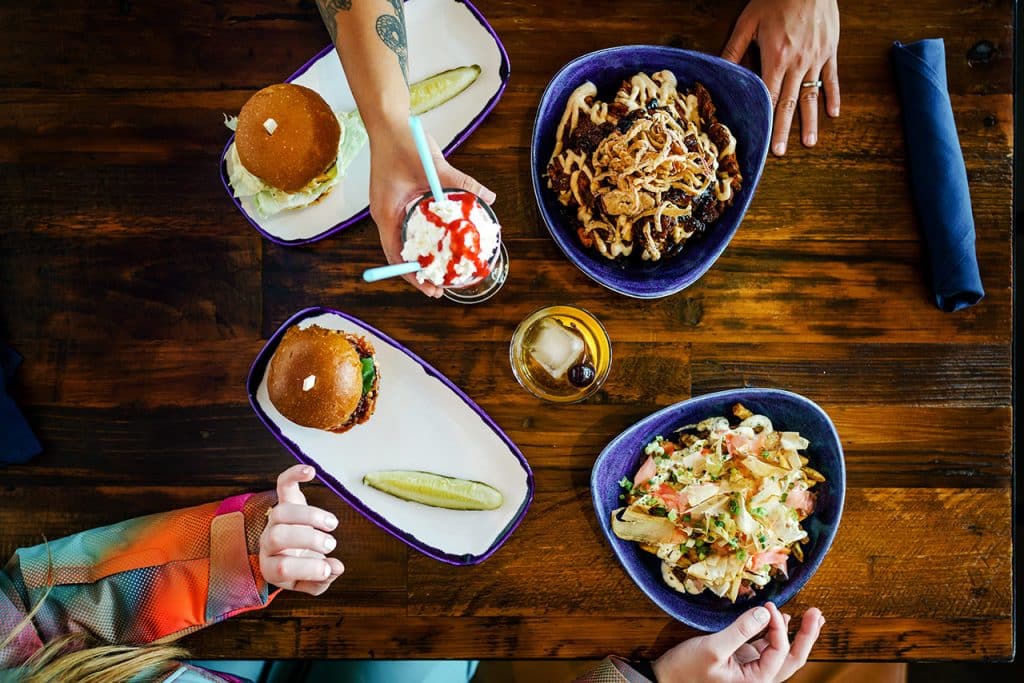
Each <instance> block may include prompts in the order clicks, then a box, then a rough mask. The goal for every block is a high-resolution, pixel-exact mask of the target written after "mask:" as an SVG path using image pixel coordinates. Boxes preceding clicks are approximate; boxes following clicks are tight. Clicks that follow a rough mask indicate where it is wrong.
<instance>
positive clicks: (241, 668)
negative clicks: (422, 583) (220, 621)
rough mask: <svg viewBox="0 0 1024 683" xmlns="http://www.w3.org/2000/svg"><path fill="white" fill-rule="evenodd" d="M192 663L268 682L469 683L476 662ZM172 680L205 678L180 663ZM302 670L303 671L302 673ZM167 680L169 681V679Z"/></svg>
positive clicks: (191, 681) (194, 682) (186, 682)
mask: <svg viewBox="0 0 1024 683" xmlns="http://www.w3.org/2000/svg"><path fill="white" fill-rule="evenodd" d="M188 663H189V664H190V665H191V666H195V667H200V668H202V669H205V670H208V671H214V672H220V673H224V674H228V675H231V676H236V677H238V678H241V679H244V680H247V681H258V680H261V679H265V680H267V681H268V683H294V682H295V681H302V682H303V683H397V682H401V683H469V682H470V681H471V680H472V679H473V675H474V674H475V673H476V668H477V666H478V665H479V662H477V661H475V660H470V661H466V660H435V661H429V660H428V661H419V660H415V661H401V660H370V661H333V662H332V661H311V662H298V661H284V662H264V661H260V660H229V659H228V660H223V659H218V660H192V661H190V662H188ZM182 669H183V670H182V671H180V672H178V673H179V676H180V678H177V679H175V680H174V683H197V682H198V681H207V680H208V679H206V678H203V677H202V676H199V675H198V672H196V671H191V672H187V671H185V670H184V669H187V667H182ZM302 670H305V673H301V671H302ZM167 683H170V681H168V682H167Z"/></svg>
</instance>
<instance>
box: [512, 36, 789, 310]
mask: <svg viewBox="0 0 1024 683" xmlns="http://www.w3.org/2000/svg"><path fill="white" fill-rule="evenodd" d="M662 69H668V70H670V71H672V72H673V73H674V74H675V75H676V79H677V80H678V81H679V86H680V88H687V87H690V86H691V85H693V83H694V82H695V81H699V82H701V83H703V84H704V85H705V87H707V89H708V91H709V92H710V93H711V97H712V99H713V100H714V102H715V105H716V107H717V109H718V118H719V120H721V121H722V123H724V124H725V125H727V126H728V127H729V130H731V131H732V134H733V135H734V136H735V137H736V149H737V153H738V159H739V164H740V171H741V172H742V173H743V189H742V190H741V191H740V192H739V193H738V194H737V195H736V199H735V201H734V202H733V204H732V206H730V207H729V208H728V209H727V210H726V211H725V212H724V213H723V214H722V216H721V217H720V218H719V219H718V221H717V222H716V223H715V224H714V225H713V226H712V227H711V228H710V229H709V230H708V231H707V232H706V233H705V234H704V235H702V236H701V237H699V238H697V239H694V240H692V241H691V242H688V243H687V245H686V248H685V249H684V250H683V252H682V253H681V254H679V255H678V256H676V257H675V258H671V259H668V260H666V261H665V262H664V263H657V264H637V263H620V262H615V261H609V260H608V259H606V258H604V257H603V256H601V255H600V254H598V253H597V252H594V251H591V250H589V249H585V248H584V247H583V245H581V244H580V243H579V239H578V238H577V236H576V232H575V230H574V229H573V228H572V227H571V226H570V225H569V223H568V221H567V220H566V218H565V214H564V210H565V209H564V207H563V206H562V205H561V204H559V203H558V198H557V196H556V195H555V193H554V192H552V191H551V190H549V189H548V187H547V182H546V177H547V165H548V160H549V159H550V158H551V152H552V150H553V149H554V146H555V134H556V130H557V128H558V123H559V121H560V120H561V118H562V113H563V112H564V111H565V105H566V102H567V101H568V100H569V95H571V94H572V92H573V90H575V89H576V88H577V87H579V86H580V85H582V84H583V83H585V82H586V81H593V83H594V85H596V86H597V93H598V96H599V97H601V98H603V99H605V100H606V101H607V100H608V99H610V98H611V97H612V96H613V95H614V94H615V91H616V90H617V89H618V87H619V84H620V83H621V82H622V81H623V80H629V79H630V78H631V77H632V76H633V75H634V74H636V73H637V72H640V71H643V72H646V73H648V74H650V73H654V72H655V71H661V70H662ZM771 127H772V105H771V99H770V98H769V96H768V90H767V88H765V86H764V83H762V82H761V79H760V78H758V77H757V75H756V74H754V73H753V72H751V71H750V70H748V69H745V68H743V67H741V66H737V65H736V64H732V63H731V62H727V61H725V60H724V59H720V58H718V57H713V56H711V55H707V54H703V53H700V52H690V51H689V50H679V49H676V48H672V47H660V46H656V45H625V46H622V47H613V48H608V49H606V50H598V51H597V52H591V53H590V54H586V55H583V56H582V57H579V58H577V59H575V60H573V61H571V62H569V63H568V64H566V65H565V66H564V67H563V68H562V70H561V71H559V72H558V73H557V74H555V77H554V78H553V79H551V82H550V83H549V84H548V87H547V89H546V90H545V91H544V95H543V96H541V100H540V106H539V107H538V108H537V118H536V119H535V120H534V124H533V140H532V145H531V148H530V164H531V168H532V169H533V172H532V176H533V192H534V195H535V196H536V198H537V205H538V206H539V207H540V214H541V216H542V217H543V218H544V223H545V224H546V225H547V227H548V231H549V232H550V233H551V236H552V237H553V238H554V240H555V243H557V244H558V246H559V247H560V248H561V250H562V251H563V252H564V253H565V255H566V256H568V257H569V260H570V261H572V262H573V263H575V264H576V266H577V267H579V269H580V270H582V271H583V272H584V273H586V274H587V275H588V276H589V277H590V278H591V279H592V280H594V281H595V282H598V283H599V284H601V285H604V286H605V287H607V288H608V289H610V290H612V291H614V292H618V293H619V294H625V295H626V296H631V297H635V298H637V299H657V298H660V297H663V296H668V295H670V294H675V293H676V292H679V291H680V290H682V289H685V288H686V287H689V286H690V285H692V284H693V283H694V282H696V281H697V280H698V279H700V277H701V276H702V275H703V274H704V273H705V272H707V270H708V269H709V268H710V267H711V266H712V265H714V263H715V260H716V259H717V258H718V257H719V255H721V253H722V252H723V251H724V250H725V247H726V245H728V244H729V240H731V239H732V236H733V234H735V232H736V229H737V228H738V227H739V225H740V221H742V220H743V215H744V214H745V213H746V211H747V207H748V206H749V205H750V200H751V199H752V198H753V196H754V189H755V188H756V187H757V183H758V180H759V179H760V178H761V171H762V169H763V168H764V162H765V158H766V157H767V155H768V142H769V138H770V135H771Z"/></svg>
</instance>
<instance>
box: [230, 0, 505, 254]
mask: <svg viewBox="0 0 1024 683" xmlns="http://www.w3.org/2000/svg"><path fill="white" fill-rule="evenodd" d="M406 2H408V0H406ZM453 2H456V3H458V4H461V5H465V6H466V9H468V10H469V12H470V14H472V15H473V18H474V19H476V20H477V22H479V24H480V25H481V26H482V27H483V28H484V30H486V31H487V32H488V33H489V34H491V37H492V38H493V39H494V44H495V45H497V46H498V52H499V53H500V54H501V65H500V66H499V67H498V80H499V81H500V84H499V85H498V90H497V91H496V92H495V93H494V95H492V96H491V99H489V100H488V101H487V104H486V105H484V108H483V109H481V110H480V113H479V114H477V115H476V116H474V117H473V119H472V120H471V121H470V122H469V124H468V125H467V126H466V127H465V128H463V129H462V131H461V132H460V133H459V134H458V135H456V136H455V139H454V140H452V141H451V142H450V143H448V144H447V145H445V148H444V149H443V150H441V152H442V154H444V156H445V157H447V156H448V155H449V154H451V153H452V152H454V151H455V149H456V148H458V147H459V146H460V145H461V144H462V143H463V142H465V141H466V138H468V137H469V136H470V134H471V133H472V132H473V131H475V130H476V129H477V128H479V127H480V124H481V123H483V122H484V119H486V118H487V117H488V116H489V115H490V113H491V112H492V111H493V110H494V108H495V107H496V106H498V100H500V99H501V96H502V95H504V94H505V88H507V87H508V81H509V78H510V77H511V74H512V67H511V64H510V62H509V59H508V51H507V50H506V49H505V44H504V43H502V42H501V38H499V37H498V34H497V32H495V30H494V27H493V26H491V25H490V23H489V22H488V21H487V19H485V18H484V15H483V14H482V13H481V12H480V10H478V9H477V8H476V6H475V5H473V3H471V2H470V1H469V0H453ZM333 49H334V45H328V46H327V47H325V48H324V49H322V50H320V52H318V53H316V54H315V55H314V56H313V57H311V58H310V59H309V61H307V62H306V63H305V64H303V65H302V66H301V67H300V68H299V70H298V71H296V72H295V73H293V74H292V75H291V76H289V77H288V78H286V79H285V80H284V82H285V83H291V82H292V81H294V80H295V79H296V78H298V77H299V76H301V75H302V74H304V73H306V72H307V71H309V69H310V67H312V66H313V65H314V64H315V63H316V62H317V61H318V60H320V59H321V58H322V57H323V56H324V55H326V54H328V53H329V52H331V51H332V50H333ZM234 141H235V134H234V133H232V134H231V136H230V137H229V138H228V141H227V143H226V144H225V145H224V150H223V151H222V152H221V153H220V166H219V168H220V181H221V184H222V185H224V190H225V191H226V192H227V193H228V198H229V199H231V201H232V203H233V204H234V205H235V208H237V209H238V212H239V213H241V214H242V216H244V217H245V220H247V221H249V224H250V225H252V227H254V228H256V231H257V232H259V233H260V234H261V235H263V236H264V237H265V238H266V239H267V240H269V241H271V242H273V243H274V244H279V245H281V246H283V247H299V246H302V245H304V244H312V243H313V242H319V241H320V240H322V239H325V238H327V237H330V236H331V235H333V234H335V233H338V232H341V231H342V230H344V229H345V228H348V227H351V226H352V225H353V224H355V223H358V222H359V221H361V220H363V219H364V218H366V217H367V216H369V215H370V207H369V206H367V207H366V208H364V209H361V210H360V211H359V212H358V213H356V214H354V215H353V216H351V217H350V218H346V219H345V220H343V221H342V222H341V223H338V224H336V225H334V226H333V227H330V228H327V229H326V230H324V231H323V232H321V233H318V234H316V235H314V236H313V237H306V238H303V239H297V240H285V239H281V238H280V237H277V236H275V235H271V234H270V233H269V232H267V231H266V230H264V229H263V227H261V226H260V225H259V223H257V222H256V221H255V220H254V219H253V218H252V216H250V215H249V213H248V212H247V211H246V210H245V208H244V207H243V206H242V202H241V200H239V199H238V197H236V196H235V194H234V192H232V190H231V184H230V183H229V182H228V172H227V162H226V161H225V159H226V158H227V155H228V150H229V149H230V148H231V143H233V142H234Z"/></svg>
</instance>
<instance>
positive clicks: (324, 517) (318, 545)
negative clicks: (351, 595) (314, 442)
mask: <svg viewBox="0 0 1024 683" xmlns="http://www.w3.org/2000/svg"><path fill="white" fill-rule="evenodd" d="M314 476H316V471H315V470H314V469H313V468H312V467H309V466H308V465H294V466H292V467H289V468H288V469H286V470H285V471H284V472H282V473H281V474H280V476H278V478H277V505H275V506H274V507H272V508H270V514H269V515H267V526H266V528H265V529H263V534H262V535H261V536H260V571H261V572H262V573H263V578H264V579H265V580H266V581H267V583H270V584H273V585H275V586H278V587H279V588H285V589H287V590H293V591H300V592H302V593H309V594H310V595H320V594H321V593H323V592H324V591H325V590H327V589H328V587H330V585H331V583H333V582H334V580H335V579H336V578H338V577H339V576H341V573H342V572H343V571H345V565H343V564H342V563H341V561H340V560H338V559H336V558H334V557H327V556H326V555H325V553H329V552H331V551H332V550H334V548H335V546H336V545H337V542H336V541H335V540H334V537H333V536H330V535H329V534H327V533H324V532H330V531H334V529H335V528H337V526H338V518H337V517H335V516H334V515H332V514H331V513H329V512H327V511H326V510H321V509H320V508H316V507H313V506H312V505H307V504H306V497H305V496H304V495H302V491H300V490H299V482H304V481H311V480H312V479H313V477H314ZM317 529H321V530H322V531H317Z"/></svg>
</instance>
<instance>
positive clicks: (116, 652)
mask: <svg viewBox="0 0 1024 683" xmlns="http://www.w3.org/2000/svg"><path fill="white" fill-rule="evenodd" d="M43 542H44V543H46V540H45V539H44V540H43ZM46 550H47V555H48V557H49V565H50V569H51V570H52V567H53V556H52V555H49V551H50V546H49V544H47V546H46ZM46 583H47V585H46V592H44V593H43V595H42V597H41V598H40V599H39V601H38V602H36V604H35V606H34V607H33V608H32V609H31V610H29V612H28V614H26V615H25V616H24V617H23V618H22V620H21V621H19V622H18V624H17V625H16V626H15V627H14V628H13V629H11V632H10V633H8V634H7V636H6V637H4V639H3V640H0V650H3V649H4V648H5V647H7V646H8V645H9V644H11V643H12V642H14V639H15V638H16V637H17V635H18V634H19V633H21V632H22V630H24V629H25V628H27V627H28V626H29V624H30V623H31V622H32V618H33V617H34V616H35V615H36V613H38V612H39V610H40V608H42V606H43V603H44V602H45V601H46V598H48V597H49V596H50V591H51V590H53V574H52V571H49V572H48V574H47V581H46ZM185 657H188V650H186V649H184V648H181V647H175V646H173V645H142V646H133V645H94V644H92V639H91V638H90V637H89V636H88V635H86V634H85V633H71V634H68V635H65V636H61V637H60V638H56V639H54V640H51V641H50V642H49V643H46V645H44V646H43V647H42V648H40V649H39V650H37V651H36V652H34V653H32V656H31V657H29V658H28V659H27V660H25V662H24V663H23V664H22V665H21V666H20V667H18V668H16V669H13V670H11V671H9V672H8V673H13V674H14V680H16V681H19V683H51V682H52V681H75V683H127V682H128V681H132V680H145V681H150V680H155V679H156V678H157V677H158V676H160V675H161V674H165V673H168V672H170V671H171V670H172V669H173V668H175V667H176V666H177V665H178V661H177V660H179V659H183V658H185Z"/></svg>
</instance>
